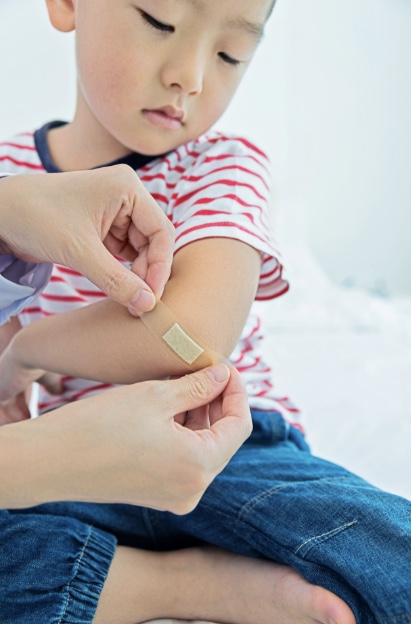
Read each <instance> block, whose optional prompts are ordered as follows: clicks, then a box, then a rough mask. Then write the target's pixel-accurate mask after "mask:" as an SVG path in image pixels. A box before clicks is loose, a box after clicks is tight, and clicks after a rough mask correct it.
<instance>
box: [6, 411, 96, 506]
mask: <svg viewBox="0 0 411 624" xmlns="http://www.w3.org/2000/svg"><path fill="white" fill-rule="evenodd" d="M70 411H72V409H71V407H70V408H68V409H67V411H66V415H65V417H64V418H62V419H60V420H57V421H56V422H46V421H44V420H43V421H42V420H41V419H35V420H27V421H23V422H19V423H15V424H10V425H5V426H3V427H0V474H1V479H0V508H2V509H16V508H25V507H32V506H34V505H40V504H42V503H46V502H54V501H59V500H89V499H90V500H92V496H93V488H92V486H91V485H92V484H90V475H92V474H93V473H94V472H95V471H94V470H93V467H92V464H93V461H95V457H94V456H93V455H92V454H91V453H90V450H91V449H90V444H88V443H89V442H90V440H87V438H85V437H84V435H82V432H81V430H80V429H79V428H77V429H76V428H73V427H70V425H69V423H68V421H67V419H68V418H69V417H70ZM96 476H97V475H96Z"/></svg>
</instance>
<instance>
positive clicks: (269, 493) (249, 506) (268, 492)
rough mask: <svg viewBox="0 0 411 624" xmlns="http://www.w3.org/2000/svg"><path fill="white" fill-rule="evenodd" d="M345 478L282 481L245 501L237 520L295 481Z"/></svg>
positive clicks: (308, 480) (330, 478)
mask: <svg viewBox="0 0 411 624" xmlns="http://www.w3.org/2000/svg"><path fill="white" fill-rule="evenodd" d="M346 479H349V477H348V476H347V477H328V478H327V477H324V478H323V479H311V480H310V479H307V481H300V482H296V481H293V482H290V483H283V484H282V485H276V486H275V487H273V488H270V489H269V490H266V491H265V492H262V494H259V495H258V496H256V497H255V498H252V499H251V501H248V503H246V504H245V505H244V506H243V507H242V508H241V509H240V511H239V512H238V515H237V518H238V520H241V521H243V520H244V518H246V517H247V515H248V514H249V513H250V512H251V511H252V510H253V509H254V507H255V506H256V505H258V503H260V502H261V501H263V500H265V499H266V498H269V497H270V496H272V495H273V494H276V492H279V491H280V490H284V489H285V488H287V487H293V486H295V485H297V483H300V484H301V483H303V484H304V485H305V484H306V483H323V482H327V483H328V482H331V481H344V480H346Z"/></svg>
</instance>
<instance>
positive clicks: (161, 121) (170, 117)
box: [142, 106, 184, 130]
mask: <svg viewBox="0 0 411 624" xmlns="http://www.w3.org/2000/svg"><path fill="white" fill-rule="evenodd" d="M142 113H143V116H144V117H145V119H147V121H149V122H150V123H151V124H153V125H154V126H157V127H160V128H167V129H168V130H178V129H179V128H181V127H182V126H183V125H184V123H183V118H184V112H183V111H181V110H178V109H176V108H174V107H172V106H163V107H162V108H157V109H153V110H148V109H143V111H142Z"/></svg>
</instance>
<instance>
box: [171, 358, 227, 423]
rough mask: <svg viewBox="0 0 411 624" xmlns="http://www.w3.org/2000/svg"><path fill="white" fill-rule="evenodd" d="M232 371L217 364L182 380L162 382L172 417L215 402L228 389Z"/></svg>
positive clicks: (181, 378)
mask: <svg viewBox="0 0 411 624" xmlns="http://www.w3.org/2000/svg"><path fill="white" fill-rule="evenodd" d="M229 378H230V369H229V368H228V366H226V365H225V364H215V365H214V366H210V367H209V368H205V369H203V370H201V371H197V372H196V373H191V374H190V375H185V376H184V377H180V379H175V380H172V381H171V380H168V381H164V382H161V384H165V385H164V386H161V387H162V388H163V389H164V396H165V397H166V400H167V408H168V409H169V410H170V411H171V413H172V415H173V416H174V415H175V414H179V413H180V412H184V411H187V410H193V409H195V408H196V407H200V406H201V405H207V404H208V403H210V402H211V401H213V400H214V399H215V398H216V397H217V396H218V395H219V394H221V392H222V391H223V390H224V388H225V387H226V385H227V383H228V380H229Z"/></svg>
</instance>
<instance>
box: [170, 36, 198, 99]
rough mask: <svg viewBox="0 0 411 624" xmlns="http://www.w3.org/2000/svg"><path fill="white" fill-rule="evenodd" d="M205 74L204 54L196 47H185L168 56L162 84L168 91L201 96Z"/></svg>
mask: <svg viewBox="0 0 411 624" xmlns="http://www.w3.org/2000/svg"><path fill="white" fill-rule="evenodd" d="M204 74H205V59H204V54H202V53H201V50H199V49H196V46H195V45H192V46H188V47H187V46H184V48H180V49H178V50H175V51H174V54H172V55H169V56H168V58H167V60H166V62H165V63H164V65H163V70H162V82H163V85H164V86H165V87H166V88H167V89H170V88H171V89H175V90H177V91H181V92H182V93H185V94H187V95H199V94H200V93H201V92H202V90H203V82H204Z"/></svg>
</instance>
